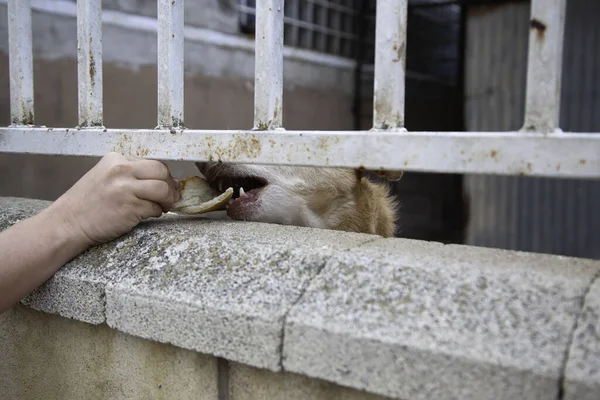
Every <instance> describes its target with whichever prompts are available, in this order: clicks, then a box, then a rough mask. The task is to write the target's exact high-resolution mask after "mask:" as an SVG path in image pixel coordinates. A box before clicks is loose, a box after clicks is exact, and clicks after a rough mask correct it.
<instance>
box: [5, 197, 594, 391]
mask: <svg viewBox="0 0 600 400" xmlns="http://www.w3.org/2000/svg"><path fill="white" fill-rule="evenodd" d="M47 204H48V203H47V202H40V201H31V200H23V199H6V198H4V199H2V198H0V228H1V229H5V228H6V227H7V226H9V225H11V224H13V223H15V222H16V221H18V220H20V219H23V218H26V217H28V216H30V215H33V214H34V213H35V212H37V211H39V210H41V209H42V208H44V207H45V206H46V205H47ZM599 271H600V262H598V261H591V260H581V259H573V258H567V257H560V256H546V255H534V254H527V253H518V252H509V251H501V250H492V249H483V248H473V247H468V246H452V245H450V246H443V245H441V244H436V243H426V242H419V241H412V240H402V239H380V238H378V237H376V236H370V235H360V234H348V233H342V232H333V231H325V230H316V229H307V228H297V227H285V226H277V225H268V224H255V223H239V222H229V221H227V222H225V221H211V220H205V219H201V218H181V217H163V218H161V219H159V220H153V221H149V222H147V223H144V224H141V225H140V227H138V228H137V229H135V230H134V231H132V232H131V233H130V234H128V235H126V236H124V237H122V238H121V239H119V240H117V241H114V242H112V243H108V244H105V245H103V246H99V247H97V248H95V249H92V250H90V251H88V252H86V253H84V254H82V255H81V256H80V257H78V258H76V259H75V260H73V261H72V262H71V263H69V264H68V265H66V266H65V267H63V268H62V269H61V270H60V271H59V272H58V273H57V274H56V275H55V276H54V277H53V278H52V279H50V280H49V281H48V282H47V283H46V284H45V285H43V286H42V287H41V288H40V289H39V290H37V291H36V292H34V293H33V294H32V295H30V296H28V297H27V298H25V299H24V300H23V303H24V304H26V305H28V306H29V307H32V308H35V309H38V310H43V311H45V312H48V313H55V314H58V315H61V316H65V317H69V318H74V319H78V320H81V321H84V322H89V323H94V324H99V323H103V322H106V323H107V324H108V325H109V326H111V327H112V328H114V329H117V330H119V331H123V332H126V333H129V334H132V335H135V336H139V337H143V338H146V339H151V340H155V341H159V342H164V343H171V344H173V345H175V346H179V347H183V348H186V349H192V350H196V351H199V352H203V353H206V354H209V355H215V356H218V357H223V358H227V359H229V360H231V361H235V362H240V363H243V364H247V365H250V366H254V367H259V368H263V369H268V370H273V371H279V370H281V369H282V368H283V369H284V370H287V371H290V372H294V373H299V374H301V375H305V376H309V377H315V378H320V379H323V380H327V381H331V382H335V383H338V384H341V385H343V386H347V387H352V388H356V389H360V390H366V391H368V392H371V393H374V394H379V395H383V396H388V397H391V398H402V399H405V400H408V399H429V398H436V399H453V398H459V397H460V398H465V399H469V398H473V399H478V398H495V399H504V398H506V399H509V398H510V399H514V398H558V391H559V387H560V386H561V383H562V380H563V378H564V376H563V375H564V374H565V371H564V369H565V363H566V359H565V355H566V354H568V353H569V349H570V347H569V346H570V344H571V337H572V336H573V331H574V328H575V325H576V321H577V319H578V317H579V315H580V314H581V310H582V305H583V303H584V296H586V294H587V300H586V301H585V304H586V312H587V313H588V314H585V315H592V316H593V315H596V316H597V313H596V314H593V313H592V312H593V311H597V309H598V304H596V303H597V302H595V300H594V299H596V300H597V297H594V296H598V295H597V291H598V290H599V289H598V288H597V286H598V285H595V286H594V287H592V288H591V290H590V285H591V284H592V281H593V279H594V277H595V276H596V275H597V274H598V273H599ZM588 291H589V294H588ZM587 310H591V311H587ZM583 318H587V317H585V316H584V317H582V320H583ZM586 321H591V322H589V323H588V324H586V323H583V322H581V321H580V323H579V325H578V327H579V328H578V331H579V330H583V331H585V332H588V331H589V328H585V327H586V326H588V325H589V324H592V326H595V325H593V324H595V323H596V320H594V319H593V318H591V319H590V318H588V319H587V320H586ZM284 327H285V332H284ZM284 333H285V334H284ZM578 337H581V338H582V339H581V342H582V343H581V344H579V343H578V342H577V338H578ZM584 339H585V338H584V337H583V336H582V335H579V336H578V335H575V345H574V348H576V349H578V350H572V351H571V354H572V359H573V360H575V357H577V362H573V363H569V365H568V368H567V371H566V373H567V378H566V383H567V384H568V383H569V382H570V381H569V379H570V377H573V378H572V379H573V382H576V383H577V382H579V383H581V385H583V386H581V385H580V387H583V388H584V389H585V390H590V391H589V393H592V392H591V390H596V388H595V387H591V386H590V384H593V382H594V380H593V379H594V377H595V375H594V374H595V373H596V372H597V370H596V369H595V368H596V362H597V357H595V356H593V354H595V353H594V352H595V351H597V349H595V348H594V347H593V346H594V344H593V343H591V342H590V341H589V340H587V344H586V343H585V341H586V340H584ZM590 343H591V345H590ZM590 346H592V347H590ZM590 354H591V356H590ZM586 370H587V372H586ZM594 371H596V372H594ZM596 381H597V379H596ZM585 385H587V386H585ZM567 387H568V385H567ZM578 390H579V389H578ZM582 390H583V389H582ZM567 393H568V392H567ZM578 393H581V392H578Z"/></svg>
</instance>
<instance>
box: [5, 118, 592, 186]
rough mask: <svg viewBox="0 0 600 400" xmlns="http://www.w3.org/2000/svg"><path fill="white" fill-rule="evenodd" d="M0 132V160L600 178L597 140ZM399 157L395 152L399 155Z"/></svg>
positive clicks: (581, 136)
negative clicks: (114, 159)
mask: <svg viewBox="0 0 600 400" xmlns="http://www.w3.org/2000/svg"><path fill="white" fill-rule="evenodd" d="M172 132H173V133H169V130H152V129H150V130H117V129H108V130H106V131H104V130H102V129H82V130H78V131H76V133H75V134H73V130H69V129H45V128H29V127H24V128H16V127H15V128H0V153H31V154H47V155H79V156H103V155H105V154H106V153H108V152H110V151H117V152H121V153H125V154H131V155H136V156H142V157H149V158H156V159H162V160H185V161H202V160H214V161H216V160H222V161H227V162H241V163H254V164H282V165H308V166H321V167H345V168H360V167H364V168H367V169H373V170H379V169H388V170H405V171H423V172H443V173H475V174H477V173H482V174H503V175H527V176H554V177H578V178H592V179H600V135H597V134H596V135H595V134H589V133H550V134H548V133H530V134H527V135H523V134H522V133H521V132H502V133H498V132H404V131H386V132H382V131H341V132H329V131H327V132H318V131H285V130H270V131H255V130H253V131H198V130H177V131H172ZM399 150H401V151H399Z"/></svg>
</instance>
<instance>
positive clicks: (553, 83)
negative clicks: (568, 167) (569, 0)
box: [523, 0, 566, 132]
mask: <svg viewBox="0 0 600 400" xmlns="http://www.w3.org/2000/svg"><path fill="white" fill-rule="evenodd" d="M565 13H566V0H533V1H532V2H531V21H530V32H529V56H528V60H529V61H528V66H527V96H526V104H525V124H524V127H523V129H524V130H526V131H543V132H554V131H556V130H558V129H559V122H560V121H559V117H560V96H561V78H562V63H563V60H562V55H563V40H564V31H565Z"/></svg>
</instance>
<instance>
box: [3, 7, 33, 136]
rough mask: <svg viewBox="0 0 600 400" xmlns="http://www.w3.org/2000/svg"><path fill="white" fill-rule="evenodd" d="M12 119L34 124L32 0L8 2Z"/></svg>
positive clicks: (21, 122) (15, 122)
mask: <svg viewBox="0 0 600 400" xmlns="http://www.w3.org/2000/svg"><path fill="white" fill-rule="evenodd" d="M8 46H9V47H8V53H9V55H8V57H9V74H10V122H11V124H12V125H17V126H18V125H33V120H34V104H33V51H32V41H31V1H30V0H9V1H8Z"/></svg>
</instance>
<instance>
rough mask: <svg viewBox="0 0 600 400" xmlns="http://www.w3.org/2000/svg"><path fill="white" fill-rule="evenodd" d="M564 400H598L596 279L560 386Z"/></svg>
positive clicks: (599, 293)
mask: <svg viewBox="0 0 600 400" xmlns="http://www.w3.org/2000/svg"><path fill="white" fill-rule="evenodd" d="M563 389H564V397H563V399H564V400H597V399H598V398H600V279H596V280H595V281H594V284H593V285H592V287H591V288H590V291H589V293H588V294H587V296H586V298H585V304H584V307H583V312H582V313H581V315H580V317H579V321H578V322H577V329H576V330H575V333H574V335H573V345H572V346H571V348H570V351H569V360H568V362H567V367H566V370H565V380H564V383H563Z"/></svg>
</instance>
